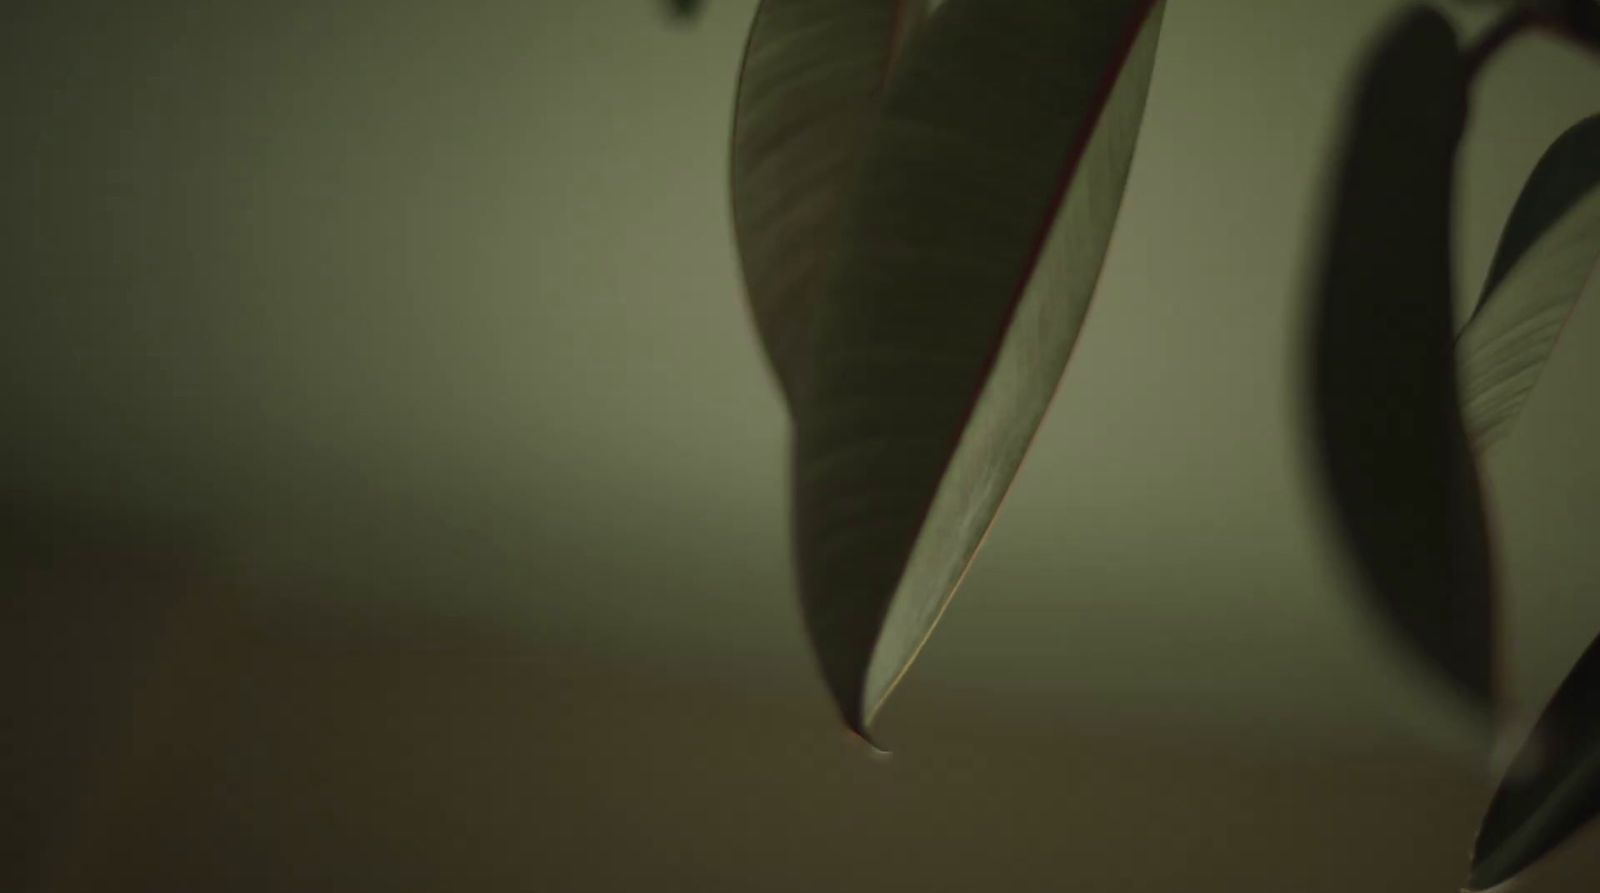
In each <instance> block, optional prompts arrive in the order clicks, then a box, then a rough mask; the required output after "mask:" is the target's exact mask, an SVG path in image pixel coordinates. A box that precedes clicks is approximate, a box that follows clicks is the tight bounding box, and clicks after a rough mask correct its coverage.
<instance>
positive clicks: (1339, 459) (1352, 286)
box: [1312, 8, 1493, 705]
mask: <svg viewBox="0 0 1600 893" xmlns="http://www.w3.org/2000/svg"><path fill="white" fill-rule="evenodd" d="M1463 75H1464V72H1463V66H1462V64H1461V59H1460V53H1459V51H1458V49H1457V45H1456V37H1455V33H1454V31H1453V29H1452V28H1451V26H1450V24H1449V22H1448V20H1446V19H1445V18H1444V17H1443V16H1442V15H1441V14H1439V13H1438V12H1435V11H1433V10H1432V9H1428V8H1416V9H1414V10H1412V11H1409V12H1408V13H1406V14H1405V15H1404V16H1403V17H1401V18H1400V19H1399V20H1398V21H1397V22H1396V23H1395V24H1393V25H1392V26H1391V27H1390V28H1389V29H1388V30H1387V31H1386V32H1385V34H1384V36H1383V37H1382V39H1381V41H1380V43H1379V45H1378V47H1377V48H1376V52H1375V53H1374V54H1373V55H1372V56H1371V57H1370V58H1369V59H1368V61H1367V63H1366V67H1365V69H1364V72H1363V75H1362V79H1361V83H1360V89H1359V93H1358V98H1357V101H1356V104H1355V107H1354V112H1353V115H1352V117H1351V119H1350V120H1349V121H1348V122H1347V125H1346V131H1345V137H1344V143H1343V146H1342V154H1341V156H1340V161H1339V169H1338V176H1337V177H1336V179H1335V181H1334V183H1333V184H1332V185H1333V192H1332V197H1331V200H1332V206H1333V207H1332V216H1331V222H1330V227H1329V230H1328V232H1327V236H1326V240H1325V245H1324V255H1323V258H1322V266H1321V270H1320V280H1319V282H1318V283H1317V289H1316V307H1315V311H1314V314H1313V321H1312V325H1313V351H1312V357H1313V359H1312V382H1313V388H1312V390H1313V401H1312V402H1313V415H1314V437H1315V443H1316V446H1317V448H1318V449H1317V452H1318V456H1319V459H1320V470H1321V472H1322V477H1323V483H1324V484H1325V486H1326V489H1327V492H1328V494H1329V496H1330V498H1331V502H1332V504H1333V507H1334V516H1335V519H1336V521H1337V524H1338V528H1339V531H1340V532H1341V534H1342V535H1343V537H1344V540H1345V542H1346V545H1347V546H1348V548H1349V550H1350V551H1351V552H1352V553H1353V555H1354V558H1355V563H1356V565H1357V567H1358V568H1359V570H1360V571H1361V573H1362V576H1363V577H1364V582H1365V583H1366V586H1365V587H1364V591H1365V592H1367V593H1368V594H1370V595H1371V596H1372V597H1373V598H1374V599H1375V602H1376V607H1377V609H1378V610H1379V612H1380V613H1381V614H1382V615H1383V616H1384V618H1385V619H1386V620H1387V621H1388V622H1389V624H1390V626H1391V627H1392V628H1393V629H1395V630H1396V631H1397V632H1398V633H1399V634H1400V635H1401V637H1402V638H1403V640H1404V641H1405V642H1406V643H1407V644H1408V645H1409V646H1410V648H1411V649H1412V650H1413V651H1414V652H1416V653H1418V654H1420V656H1422V657H1423V658H1424V659H1425V660H1426V661H1427V662H1428V663H1429V664H1431V665H1432V666H1433V667H1435V668H1436V669H1438V670H1439V671H1442V673H1443V674H1444V675H1445V676H1446V677H1447V678H1448V679H1449V680H1451V681H1453V682H1454V683H1455V684H1456V685H1457V686H1459V687H1460V688H1463V689H1465V691H1466V692H1467V693H1469V694H1470V696H1471V698H1472V701H1471V703H1474V704H1477V705H1485V704H1486V703H1487V702H1488V700H1489V698H1490V694H1491V691H1490V689H1491V660H1490V658H1491V631H1492V624H1491V620H1492V617H1491V614H1492V602H1493V599H1492V591H1491V590H1492V574H1491V568H1490V556H1489V545H1488V536H1487V532H1486V525H1485V521H1484V516H1483V509H1482V505H1481V497H1480V494H1479V485H1478V478H1477V470H1476V466H1475V464H1474V459H1473V455H1472V452H1471V450H1470V449H1469V447H1468V443H1467V438H1466V433H1465V431H1464V429H1463V425H1462V420H1461V411H1460V404H1459V402H1458V400H1457V389H1456V377H1455V354H1454V343H1453V342H1454V332H1455V326H1454V323H1453V318H1452V311H1453V308H1452V304H1453V301H1452V297H1453V294H1454V287H1453V283H1452V275H1451V214H1452V210H1453V202H1452V195H1453V191H1454V190H1453V186H1454V174H1455V159H1456V150H1457V147H1458V144H1459V142H1460V138H1461V135H1462V130H1463V125H1464V122H1465V117H1466V84H1465V79H1464V76H1463Z"/></svg>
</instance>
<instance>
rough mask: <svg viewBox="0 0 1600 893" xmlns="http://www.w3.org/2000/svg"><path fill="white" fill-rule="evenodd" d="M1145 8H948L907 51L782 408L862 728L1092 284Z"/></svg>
mask: <svg viewBox="0 0 1600 893" xmlns="http://www.w3.org/2000/svg"><path fill="white" fill-rule="evenodd" d="M1161 10H1162V4H1161V3H1159V2H1154V0H1076V2H1061V0H947V2H946V3H944V4H943V5H941V6H940V8H939V10H938V12H937V13H935V14H934V15H933V16H932V17H931V18H930V19H929V21H928V23H927V24H926V25H925V26H924V27H923V29H922V31H920V32H919V33H918V34H917V36H916V39H915V40H914V41H913V42H912V44H911V46H910V47H909V48H908V50H907V54H906V58H905V59H904V60H903V62H902V63H901V66H902V67H901V68H900V69H899V70H897V72H896V76H895V80H894V82H893V83H892V84H891V87H890V91H889V94H888V96H887V98H886V100H885V104H884V107H883V111H882V117H881V119H880V121H879V122H878V125H877V129H876V130H875V132H874V133H873V137H872V143H871V144H870V146H869V148H868V151H867V155H866V158H865V161H864V162H863V169H862V174H861V178H860V180H859V182H858V185H857V189H856V191H855V192H854V193H853V195H852V200H851V203H850V205H849V208H848V210H847V212H846V215H845V218H844V223H843V226H842V230H841V232H842V239H841V240H840V242H839V243H838V253H837V255H836V256H835V257H834V266H833V268H832V273H831V275H830V278H829V279H828V282H827V286H826V288H825V289H824V290H823V292H822V294H821V295H820V303H819V304H818V306H817V308H816V316H815V319H814V326H815V329H814V332H813V334H812V340H811V342H810V345H809V349H810V353H809V357H810V359H809V362H810V364H811V365H810V376H809V377H808V378H807V379H806V382H805V387H804V388H803V390H802V391H801V393H800V398H799V400H798V401H797V403H796V412H795V440H794V456H793V481H792V483H793V489H794V496H793V498H794V511H795V540H796V552H797V558H798V564H799V574H800V588H801V598H802V606H803V609H804V612H805V616H806V621H807V627H808V629H809V632H810V635H811V640H812V644H813V646H814V648H815V650H816V652H817V654H818V658H819V661H820V663H821V665H822V670H823V674H824V676H825V677H826V680H827V682H828V685H829V687H830V689H831V690H832V693H833V696H834V698H835V699H836V701H837V703H838V705H839V708H840V710H841V712H842V713H843V714H844V717H845V719H846V721H847V722H848V723H849V724H850V726H851V727H852V728H853V729H855V730H856V731H858V732H861V733H862V734H865V730H866V728H867V726H868V725H869V724H870V723H871V721H872V719H873V717H874V715H875V714H876V713H877V711H878V709H879V708H880V707H881V706H882V704H883V701H884V699H885V698H886V697H887V696H888V694H889V692H890V690H891V689H892V688H893V687H894V686H895V684H896V683H897V682H898V681H899V679H900V676H901V675H902V674H903V673H904V672H905V670H906V668H907V667H908V666H909V665H910V663H911V662H912V660H913V659H914V658H915V656H916V653H917V651H918V650H919V649H920V648H921V647H922V644H923V642H924V641H925V640H926V639H927V637H928V635H929V634H930V633H931V631H932V629H933V626H934V624H935V623H936V622H937V621H938V618H939V615H940V613H941V612H942V611H943V610H944V607H945V605H946V604H947V603H948V601H949V598H950V596H951V594H952V593H953V592H954V590H955V588H956V586H957V585H958V583H959V582H960V579H961V577H962V575H963V574H964V572H965V570H966V568H967V566H968V564H969V563H970V562H971V560H972V558H973V555H974V554H975V552H976V551H977V548H978V546H979V544H980V541H981V539H982V538H983V536H984V534H985V532H986V531H987V529H988V527H989V525H990V523H991V521H992V520H993V518H994V515H995V512H996V510H997V509H998V506H999V503H1000V501H1001V498H1002V497H1003V496H1004V494H1005V492H1006V489H1007V488H1008V487H1009V485H1010V483H1011V481H1012V479H1013V477H1014V476H1015V474H1016V471H1017V468H1018V465H1019V463H1020V462H1021V460H1022V456H1023V453H1024V452H1025V451H1026V450H1027V447H1028V444H1029V442H1030V441H1031V439H1032V437H1033V434H1034V432H1035V431H1036V429H1037V427H1038V424H1039V420H1040V417H1041V416H1042V414H1043V413H1044V410H1045V407H1046V405H1047V404H1048V403H1049V400H1050V398H1051V396H1052V394H1053V392H1054V390H1055V387H1056V384H1057V382H1058V381H1059V380H1060V377H1061V374H1062V371H1063V369H1064V368H1065V365H1066V362H1067V358H1068V355H1069V354H1070V353H1071V350H1072V345H1073V343H1074V341H1075V340H1076V338H1077V334H1078V330H1079V328H1080V326H1081V325H1082V323H1083V318H1084V314H1085V312H1086V311H1087V308H1088V303H1089V299H1090V297H1091V295H1092V293H1093V291H1094V288H1095V284H1096V281H1097V278H1098V276H1099V271H1100V266H1101V261H1102V259H1103V257H1104V254H1105V251H1106V247H1107V243H1108V241H1109V239H1110V236H1111V230H1112V227H1113V225H1114V222H1115V219H1116V215H1117V210H1118V207H1119V205H1120V201H1121V195H1122V190H1123V186H1124V184H1125V182H1126V179H1127V176H1128V171H1129V167H1130V165H1131V162H1132V155H1133V150H1134V144H1135V141H1136V137H1137V134H1138V129H1139V124H1140V121H1141V118H1142V116H1143V108H1144V100H1145V95H1146V93H1147V90H1148V86H1149V80H1150V73H1151V68H1152V64H1153V61H1154V53H1155V48H1156V41H1157V35H1158V33H1159V25H1160V15H1161Z"/></svg>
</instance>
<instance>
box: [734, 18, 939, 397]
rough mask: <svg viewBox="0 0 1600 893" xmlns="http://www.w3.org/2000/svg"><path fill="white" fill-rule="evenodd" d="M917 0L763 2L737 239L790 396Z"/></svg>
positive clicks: (741, 100) (740, 153)
mask: <svg viewBox="0 0 1600 893" xmlns="http://www.w3.org/2000/svg"><path fill="white" fill-rule="evenodd" d="M922 8H923V4H922V3H921V2H916V0H763V2H762V3H761V6H760V7H759V8H758V9H757V11H756V17H755V21H754V23H753V24H752V25H751V28H750V38H749V43H748V44H747V46H746V48H745V56H744V64H743V66H742V68H741V71H740V75H739V95H738V100H737V102H736V105H735V109H734V126H733V147H732V162H733V163H732V184H731V186H732V193H733V219H734V232H735V235H736V237H737V239H738V243H739V257H740V261H741V263H742V265H743V268H744V277H745V286H746V291H747V293H748V296H749V300H750V306H751V309H752V311H753V313H754V316H755V322H756V329H757V331H758V333H759V334H760V336H761V341H762V345H763V346H764V347H765V348H766V352H767V356H768V358H769V359H770V360H771V362H772V365H773V368H774V369H775V371H776V372H777V375H778V380H779V382H780V383H781V385H782V386H783V389H784V392H785V395H786V396H788V397H789V398H790V399H791V401H792V399H793V396H794V392H795V388H796V386H797V382H798V380H799V377H800V375H801V370H800V365H801V363H802V362H803V360H804V353H805V350H806V348H807V340H808V338H809V337H810V334H811V315H812V312H813V310H814V308H815V305H816V301H817V294H818V288H819V286H820V285H821V279H822V275H823V273H824V271H825V269H826V266H827V264H828V262H829V260H830V258H831V249H832V246H833V243H834V242H835V241H836V239H837V237H838V227H839V220H840V213H841V211H842V209H843V207H844V203H845V200H846V196H847V194H848V191H849V189H850V187H851V185H852V184H853V182H854V177H855V174H856V168H857V167H858V165H859V163H860V160H861V155H862V151H863V149H864V147H865V145H866V142H867V139H868V136H869V134H870V133H871V132H872V127H873V124H874V122H875V121H876V119H877V114H878V106H879V103H880V102H881V100H882V98H883V90H884V87H885V85H886V83H887V81H888V78H889V72H890V69H891V67H892V64H893V60H894V58H895V56H896V55H897V53H898V51H899V49H900V48H901V47H902V46H903V44H904V42H905V40H906V37H907V35H908V34H909V33H910V31H911V30H912V29H913V28H914V27H915V25H916V23H917V22H918V21H920V19H921V10H922Z"/></svg>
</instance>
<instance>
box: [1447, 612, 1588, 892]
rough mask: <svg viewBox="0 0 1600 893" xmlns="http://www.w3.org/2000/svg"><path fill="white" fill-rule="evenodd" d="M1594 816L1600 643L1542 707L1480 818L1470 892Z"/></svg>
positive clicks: (1512, 871) (1503, 877)
mask: <svg viewBox="0 0 1600 893" xmlns="http://www.w3.org/2000/svg"><path fill="white" fill-rule="evenodd" d="M1597 812H1600V639H1597V640H1595V642H1594V643H1592V644H1591V645H1590V646H1589V648H1588V650H1587V651H1585V652H1584V653H1583V656H1582V657H1580V658H1578V663H1577V665H1576V666H1574V667H1573V668H1572V672H1571V673H1569V674H1568V675H1567V678H1566V680H1565V681H1563V682H1562V683H1561V687H1560V688H1558V689H1556V693H1555V697H1553V698H1551V700H1550V703H1549V705H1547V706H1546V707H1545V711H1544V714H1543V715H1542V716H1540V718H1539V722H1538V723H1537V724H1536V725H1535V726H1534V729H1533V732H1532V733H1531V734H1530V735H1529V737H1528V740H1527V742H1526V743H1524V744H1523V747H1522V749H1521V750H1520V751H1519V752H1518V753H1517V756H1516V759H1515V760H1513V761H1512V764H1511V768H1510V770H1509V771H1508V772H1507V773H1506V777H1505V779H1504V780H1503V781H1502V782H1501V784H1500V788H1499V789H1498V790H1497V791H1496V792H1495V795H1494V799H1493V800H1491V801H1490V803H1489V809H1488V811H1487V812H1486V813H1485V815H1484V819H1483V824H1482V826H1481V828H1480V829H1479V831H1478V841H1477V844H1476V846H1475V847H1474V849H1473V856H1472V876H1471V879H1470V880H1469V882H1468V885H1469V888H1470V889H1473V890H1483V889H1487V888H1489V887H1493V886H1495V885H1497V884H1500V883H1503V882H1505V881H1507V880H1510V879H1511V878H1512V877H1513V876H1515V875H1516V874H1517V873H1519V872H1521V871H1522V870H1523V869H1525V868H1527V867H1528V866H1529V865H1532V864H1533V863H1534V862H1535V861H1537V860H1538V859H1540V858H1541V857H1543V856H1544V855H1546V854H1547V853H1549V852H1550V851H1551V850H1553V849H1555V848H1556V847H1557V846H1559V845H1560V844H1561V843H1563V842H1564V841H1566V840H1567V839H1568V838H1569V837H1571V836H1572V834H1573V833H1574V832H1576V831H1577V830H1578V829H1579V828H1580V827H1582V826H1583V825H1584V824H1585V823H1587V822H1589V821H1590V820H1591V819H1593V818H1594V817H1595V814H1596V813H1597Z"/></svg>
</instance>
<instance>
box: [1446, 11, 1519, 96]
mask: <svg viewBox="0 0 1600 893" xmlns="http://www.w3.org/2000/svg"><path fill="white" fill-rule="evenodd" d="M1533 20H1534V15H1533V13H1532V12H1531V11H1529V10H1528V9H1527V8H1526V7H1522V6H1518V7H1517V8H1516V9H1513V10H1511V11H1509V12H1507V13H1506V14H1505V15H1503V16H1501V17H1500V20H1499V21H1497V22H1495V23H1494V24H1493V25H1491V26H1490V27H1489V30H1487V31H1485V32H1483V36H1482V37H1479V38H1478V40H1477V42H1476V43H1474V44H1473V45H1472V46H1470V47H1468V48H1467V50H1466V52H1465V53H1464V54H1463V57H1462V58H1463V64H1464V65H1465V66H1466V69H1467V81H1468V82H1469V83H1470V82H1472V81H1474V80H1476V79H1477V77H1478V72H1479V71H1481V70H1482V69H1483V65H1484V63H1485V62H1488V61H1489V57H1490V56H1493V55H1494V54H1495V53H1496V52H1498V51H1499V50H1500V49H1501V48H1502V47H1504V46H1505V45H1506V43H1507V42H1509V41H1510V40H1511V38H1513V37H1515V36H1517V34H1519V33H1521V31H1522V29H1524V28H1526V27H1528V26H1529V25H1531V24H1533Z"/></svg>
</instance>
